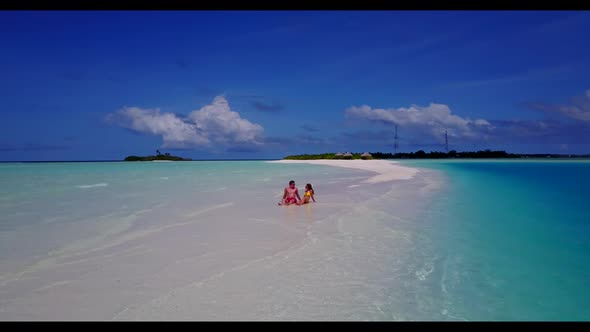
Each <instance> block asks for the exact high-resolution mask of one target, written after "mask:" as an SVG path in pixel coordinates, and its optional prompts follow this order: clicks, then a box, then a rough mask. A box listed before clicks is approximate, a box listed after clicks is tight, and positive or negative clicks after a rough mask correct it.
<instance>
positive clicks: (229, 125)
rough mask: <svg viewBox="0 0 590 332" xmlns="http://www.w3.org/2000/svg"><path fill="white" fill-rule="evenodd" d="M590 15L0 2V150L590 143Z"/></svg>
mask: <svg viewBox="0 0 590 332" xmlns="http://www.w3.org/2000/svg"><path fill="white" fill-rule="evenodd" d="M588 31H590V12H582V11H580V12H573V11H572V12H568V11H555V12H551V11H537V12H534V11H530V12H528V11H358V12H355V11H333V12H327V11H260V12H258V11H244V12H240V11H200V12H198V11H185V12H174V11H161V12H158V11H121V12H117V11H110V12H109V11H105V12H92V11H87V12H77V11H68V12H59V11H48V12H42V11H38V12H16V11H13V12H11V11H4V12H0V49H1V50H2V51H1V52H0V73H1V75H0V100H1V101H2V104H1V105H0V109H1V118H2V120H1V122H0V160H4V161H7V160H89V159H121V158H123V157H125V156H127V155H130V154H137V155H146V154H153V153H154V152H155V150H156V149H158V148H159V149H160V150H161V151H162V152H170V153H172V154H178V155H182V156H186V157H191V158H195V159H216V158H229V159H233V158H281V157H283V156H285V155H287V154H295V153H318V152H328V151H333V152H339V151H340V152H344V151H358V152H362V151H382V152H392V151H393V128H394V125H395V124H397V125H398V131H399V136H400V139H399V150H400V151H416V150H418V149H424V150H427V151H429V150H439V151H440V150H443V149H444V147H443V145H442V143H443V142H444V131H445V130H446V131H447V132H448V134H449V144H450V148H451V149H457V150H474V149H486V148H490V149H503V150H508V151H510V152H522V153H540V152H554V153H590V143H589V142H590V79H589V77H590V66H588V64H589V63H590V43H588V42H586V40H587V34H588Z"/></svg>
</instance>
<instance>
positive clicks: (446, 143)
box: [445, 129, 449, 153]
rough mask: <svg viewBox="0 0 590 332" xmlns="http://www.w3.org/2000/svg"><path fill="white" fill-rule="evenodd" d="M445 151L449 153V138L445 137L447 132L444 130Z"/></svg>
mask: <svg viewBox="0 0 590 332" xmlns="http://www.w3.org/2000/svg"><path fill="white" fill-rule="evenodd" d="M445 151H446V152H447V153H449V136H447V130H446V129H445Z"/></svg>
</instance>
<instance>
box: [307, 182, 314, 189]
mask: <svg viewBox="0 0 590 332" xmlns="http://www.w3.org/2000/svg"><path fill="white" fill-rule="evenodd" d="M307 187H309V189H310V190H313V187H312V186H311V183H308V184H306V185H305V189H307Z"/></svg>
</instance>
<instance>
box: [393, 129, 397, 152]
mask: <svg viewBox="0 0 590 332" xmlns="http://www.w3.org/2000/svg"><path fill="white" fill-rule="evenodd" d="M397 138H398V137H397V125H395V135H394V136H393V154H394V155H395V154H397V148H398V144H397Z"/></svg>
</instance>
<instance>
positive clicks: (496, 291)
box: [402, 160, 590, 321]
mask: <svg viewBox="0 0 590 332" xmlns="http://www.w3.org/2000/svg"><path fill="white" fill-rule="evenodd" d="M402 163H403V164H405V165H408V166H414V167H424V168H429V169H436V170H439V171H442V172H443V173H444V176H445V177H446V179H447V181H446V186H447V187H446V189H445V190H444V191H443V192H442V193H441V194H440V195H439V198H438V199H435V200H434V201H433V203H432V206H431V207H430V208H429V209H428V212H429V213H428V215H427V216H425V217H424V219H425V224H427V225H430V227H427V228H424V230H425V231H427V233H428V237H429V239H430V240H432V241H434V242H436V246H435V250H436V251H438V252H439V253H440V257H441V265H442V266H443V271H444V273H445V275H444V279H443V281H442V282H443V284H444V285H445V287H444V289H443V292H441V296H442V297H443V298H444V301H445V302H446V305H447V307H448V308H449V309H448V310H449V312H451V311H452V313H453V314H454V315H455V316H457V317H461V318H464V319H468V320H582V321H588V320H590V296H588V294H590V265H589V263H590V210H589V209H588V207H589V203H590V161H587V160H578V161H555V160H548V161H543V160H541V161H538V160H533V161H506V160H485V161H476V160H470V161H459V160H451V161H449V160H446V161H434V160H432V161H403V162H402Z"/></svg>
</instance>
